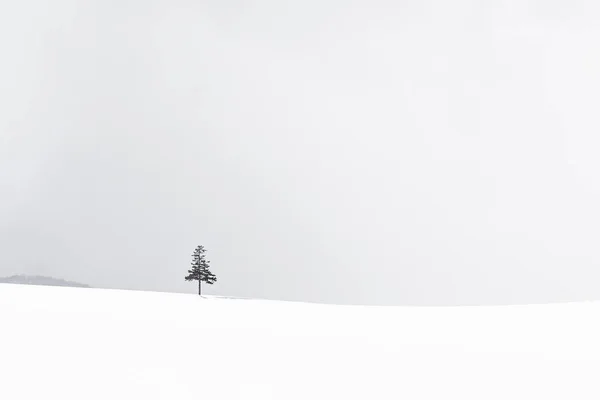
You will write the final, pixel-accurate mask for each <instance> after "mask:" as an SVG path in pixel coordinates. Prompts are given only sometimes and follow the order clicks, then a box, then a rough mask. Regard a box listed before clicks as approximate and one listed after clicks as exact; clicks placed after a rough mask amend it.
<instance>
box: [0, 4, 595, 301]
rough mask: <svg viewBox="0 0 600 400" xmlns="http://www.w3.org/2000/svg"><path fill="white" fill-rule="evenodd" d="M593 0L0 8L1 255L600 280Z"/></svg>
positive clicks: (421, 281) (270, 272)
mask: <svg viewBox="0 0 600 400" xmlns="http://www.w3.org/2000/svg"><path fill="white" fill-rule="evenodd" d="M599 20H600V3H598V2H596V1H591V0H590V1H584V0H563V1H548V0H544V1H542V0H539V1H524V0H512V1H481V0H460V1H446V0H431V1H420V0H419V1H417V0H411V1H381V0H375V1H373V0H369V1H341V0H339V1H338V0H336V1H322V0H319V1H316V0H314V1H312V0H311V1H288V0H277V1H275V0H270V1H223V0H210V1H182V0H169V1H166V0H160V1H148V0H144V1H142V0H119V1H106V0H103V1H100V0H93V1H90V0H88V1H81V0H54V1H41V0H32V1H26V0H25V1H18V2H17V1H13V2H3V3H2V5H1V6H0V51H1V59H0V61H1V62H0V109H1V110H2V111H1V112H0V191H1V193H0V244H1V246H0V247H1V251H0V276H1V275H9V274H13V273H27V274H44V275H50V276H56V277H60V278H65V279H70V280H76V281H80V282H83V283H87V284H90V285H92V286H97V287H111V288H132V289H144V290H161V291H177V292H190V293H194V292H195V290H196V287H195V285H193V284H190V283H187V282H185V281H184V280H183V277H184V276H185V272H186V271H187V268H188V266H189V262H190V261H191V257H190V255H191V253H192V251H193V249H194V247H195V246H196V245H197V244H203V245H204V246H206V248H207V249H208V253H207V257H208V258H209V259H210V260H211V261H212V265H213V272H214V273H215V274H216V275H217V276H218V278H219V282H218V283H217V284H216V285H214V286H213V287H210V288H208V289H207V293H214V294H222V295H232V296H248V297H265V298H273V299H288V300H307V301H320V302H330V303H362V304H420V305H425V304H443V305H453V304H497V303H520V302H550V301H564V300H583V299H600V251H599V250H598V249H599V245H600V210H599V206H598V204H600V179H599V176H598V175H599V173H600V159H599V158H598V157H597V153H598V149H599V147H600V137H599V135H598V132H600V130H599V128H600V119H599V117H598V109H599V106H600V101H599V96H600V74H598V71H600V45H598V43H600V25H598V21H599Z"/></svg>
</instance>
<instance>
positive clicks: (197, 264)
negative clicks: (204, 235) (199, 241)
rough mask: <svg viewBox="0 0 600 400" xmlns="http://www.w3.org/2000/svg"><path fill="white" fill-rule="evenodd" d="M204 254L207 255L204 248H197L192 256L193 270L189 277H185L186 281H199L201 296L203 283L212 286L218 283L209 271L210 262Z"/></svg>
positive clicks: (189, 272)
mask: <svg viewBox="0 0 600 400" xmlns="http://www.w3.org/2000/svg"><path fill="white" fill-rule="evenodd" d="M204 253H206V249H205V248H204V246H198V247H196V250H194V254H192V268H191V269H190V270H189V271H188V274H189V275H188V276H186V277H185V280H186V281H198V294H199V295H202V282H206V283H208V284H209V285H212V284H213V283H215V282H216V281H217V277H216V276H215V275H214V274H213V273H212V272H210V271H209V269H208V268H209V264H210V261H208V260H207V259H206V256H205V255H204Z"/></svg>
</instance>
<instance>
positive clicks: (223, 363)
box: [0, 284, 600, 400]
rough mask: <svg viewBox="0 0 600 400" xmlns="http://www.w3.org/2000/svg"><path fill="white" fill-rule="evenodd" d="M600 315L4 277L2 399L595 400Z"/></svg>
mask: <svg viewBox="0 0 600 400" xmlns="http://www.w3.org/2000/svg"><path fill="white" fill-rule="evenodd" d="M599 321H600V304H598V303H579V304H558V305H535V306H507V307H464V308H463V307H456V308H413V307H355V306H328V305H311V304H302V303H285V302H273V301H260V300H235V299H219V298H199V297H198V296H193V295H178V294H164V293H144V292H127V291H112V290H98V289H79V288H57V287H38V286H20V285H10V284H0V345H1V348H0V398H2V399H10V400H19V399H60V400H71V399H76V400H80V399H86V400H92V399H144V400H154V399H169V400H178V399H209V400H220V399H224V400H225V399H226V400H231V399H261V400H264V399H278V400H279V399H281V400H293V399H302V400H307V399H328V400H331V399H344V400H348V399H410V400H417V399H436V400H438V399H460V400H469V399H477V400H481V399H486V400H491V399H502V400H506V399H511V400H514V399H528V400H530V399H578V400H581V399H598V398H600V397H599V396H600V385H599V384H598V383H597V382H598V376H600V323H599Z"/></svg>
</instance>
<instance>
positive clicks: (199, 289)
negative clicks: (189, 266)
mask: <svg viewBox="0 0 600 400" xmlns="http://www.w3.org/2000/svg"><path fill="white" fill-rule="evenodd" d="M198 296H202V281H201V280H200V279H198Z"/></svg>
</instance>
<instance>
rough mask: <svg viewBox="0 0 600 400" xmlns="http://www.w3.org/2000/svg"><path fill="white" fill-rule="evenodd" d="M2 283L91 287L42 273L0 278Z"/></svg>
mask: <svg viewBox="0 0 600 400" xmlns="http://www.w3.org/2000/svg"><path fill="white" fill-rule="evenodd" d="M0 283H16V284H19V285H41V286H69V287H81V288H89V286H88V285H84V284H83V283H77V282H71V281H65V280H64V279H57V278H51V277H48V276H40V275H13V276H8V277H6V278H0Z"/></svg>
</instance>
